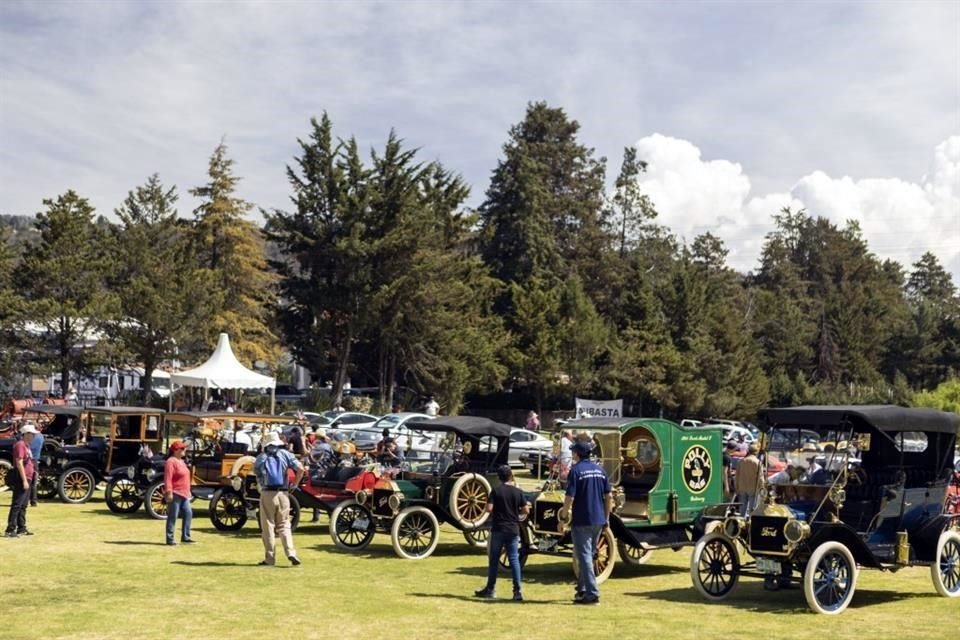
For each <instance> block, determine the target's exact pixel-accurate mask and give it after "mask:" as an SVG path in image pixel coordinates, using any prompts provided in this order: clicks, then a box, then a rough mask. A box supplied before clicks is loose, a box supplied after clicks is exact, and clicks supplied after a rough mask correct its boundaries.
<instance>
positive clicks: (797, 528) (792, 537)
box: [783, 520, 810, 544]
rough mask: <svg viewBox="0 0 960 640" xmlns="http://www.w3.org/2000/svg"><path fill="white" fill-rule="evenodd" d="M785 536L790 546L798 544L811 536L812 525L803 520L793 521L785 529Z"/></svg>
mask: <svg viewBox="0 0 960 640" xmlns="http://www.w3.org/2000/svg"><path fill="white" fill-rule="evenodd" d="M783 535H784V537H785V538H786V539H787V542H789V543H790V544H797V543H798V542H800V541H801V540H803V539H804V538H806V537H807V536H808V535H810V525H809V524H807V523H806V522H803V521H801V520H791V521H790V522H788V523H787V524H786V525H785V526H784V527H783Z"/></svg>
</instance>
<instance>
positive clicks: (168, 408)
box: [167, 382, 174, 411]
mask: <svg viewBox="0 0 960 640" xmlns="http://www.w3.org/2000/svg"><path fill="white" fill-rule="evenodd" d="M173 394H174V390H173V383H172V382H171V383H170V395H169V396H167V398H168V400H169V402H167V411H173Z"/></svg>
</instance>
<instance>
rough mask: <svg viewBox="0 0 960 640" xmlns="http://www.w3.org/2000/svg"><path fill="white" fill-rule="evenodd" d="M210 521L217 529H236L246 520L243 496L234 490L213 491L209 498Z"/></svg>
mask: <svg viewBox="0 0 960 640" xmlns="http://www.w3.org/2000/svg"><path fill="white" fill-rule="evenodd" d="M210 522H212V523H213V526H214V527H215V528H216V529H217V530H218V531H238V530H239V529H240V528H241V527H243V525H244V524H246V522H247V506H246V505H245V504H244V502H243V496H241V495H240V494H239V493H237V492H236V491H230V490H228V491H224V490H223V489H217V490H216V491H214V493H213V497H212V498H210Z"/></svg>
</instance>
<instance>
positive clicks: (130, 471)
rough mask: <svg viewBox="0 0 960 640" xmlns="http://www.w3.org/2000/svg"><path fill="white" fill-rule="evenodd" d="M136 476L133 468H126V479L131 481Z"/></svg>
mask: <svg viewBox="0 0 960 640" xmlns="http://www.w3.org/2000/svg"><path fill="white" fill-rule="evenodd" d="M136 475H137V470H136V469H134V468H133V467H127V478H129V479H130V480H133V478H134V477H135V476H136Z"/></svg>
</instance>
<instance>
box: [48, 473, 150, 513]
mask: <svg viewBox="0 0 960 640" xmlns="http://www.w3.org/2000/svg"><path fill="white" fill-rule="evenodd" d="M38 489H39V488H38ZM103 495H104V498H105V499H106V501H107V508H108V509H110V511H113V512H114V513H133V512H134V511H136V510H137V509H139V508H140V505H141V504H143V498H141V497H140V492H139V491H138V490H137V485H136V484H134V482H133V481H132V480H130V479H129V478H117V479H115V480H110V481H109V482H107V488H106V489H105V490H104V492H103Z"/></svg>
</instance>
